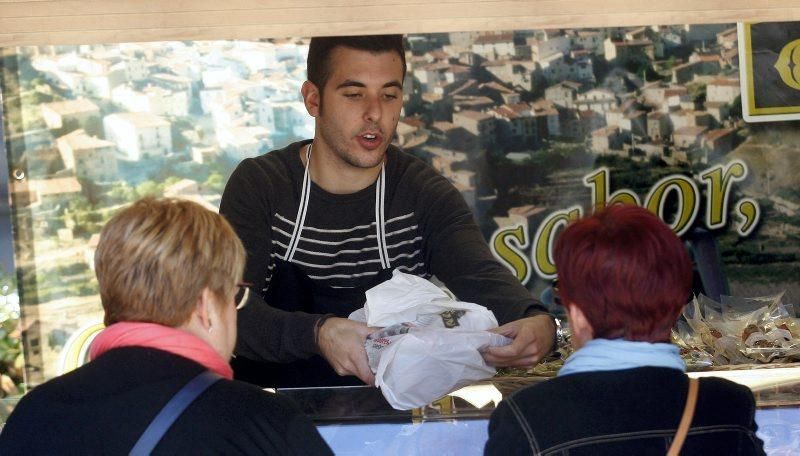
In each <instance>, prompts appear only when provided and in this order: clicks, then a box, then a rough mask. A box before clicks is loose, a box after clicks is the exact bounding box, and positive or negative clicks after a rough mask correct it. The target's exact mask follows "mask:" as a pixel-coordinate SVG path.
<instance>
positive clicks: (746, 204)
mask: <svg viewBox="0 0 800 456" xmlns="http://www.w3.org/2000/svg"><path fill="white" fill-rule="evenodd" d="M736 212H737V214H738V215H739V219H740V223H739V226H737V227H736V231H737V232H738V233H739V236H741V237H747V236H749V235H750V233H752V232H753V230H754V229H755V228H756V225H757V224H758V219H759V218H760V217H761V209H760V208H759V207H758V203H756V201H755V200H753V199H751V198H742V199H741V200H739V202H738V203H736Z"/></svg>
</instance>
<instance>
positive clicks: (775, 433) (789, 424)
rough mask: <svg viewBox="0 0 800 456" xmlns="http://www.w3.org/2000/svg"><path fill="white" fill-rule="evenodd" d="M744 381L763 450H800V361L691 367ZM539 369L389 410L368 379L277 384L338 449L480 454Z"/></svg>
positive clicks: (535, 379) (340, 451)
mask: <svg viewBox="0 0 800 456" xmlns="http://www.w3.org/2000/svg"><path fill="white" fill-rule="evenodd" d="M689 375H690V376H693V377H702V376H710V375H713V376H719V377H724V378H728V379H729V380H732V381H735V382H737V383H741V384H743V385H746V386H748V387H749V388H750V389H751V390H752V391H753V394H754V396H755V398H756V403H757V407H758V410H757V411H756V422H757V423H758V427H759V430H758V435H759V437H761V439H762V440H763V441H764V444H765V448H766V450H767V453H768V454H776V455H777V454H800V364H793V365H780V366H779V367H775V366H772V365H763V366H755V365H754V366H747V369H741V366H739V369H731V370H715V371H708V372H692V373H689ZM543 381H547V378H544V377H498V378H494V379H491V380H487V381H482V382H478V383H476V384H474V385H470V386H468V387H465V388H462V389H460V390H458V391H455V392H453V393H451V394H449V395H447V396H445V397H443V398H441V399H439V400H437V401H435V402H433V403H431V404H429V405H427V406H425V407H422V408H418V409H414V410H408V411H400V410H394V409H392V408H391V406H389V404H388V403H387V402H386V400H385V399H384V398H383V396H382V395H381V393H380V391H379V390H378V389H376V388H372V387H368V386H352V387H334V388H296V389H282V390H280V392H282V393H283V394H285V395H287V396H289V397H291V398H292V399H293V400H294V401H295V402H297V404H298V405H299V406H300V408H301V409H302V410H303V411H304V412H305V413H306V414H308V415H309V416H310V417H311V418H312V420H314V422H315V423H316V424H317V426H318V429H319V431H320V433H321V434H322V436H323V437H324V438H325V440H326V441H327V442H328V444H329V445H330V446H331V447H332V448H333V450H334V452H335V453H336V454H337V455H373V454H381V455H395V454H396V455H409V454H414V455H425V454H431V455H436V456H445V455H459V456H461V455H464V456H466V455H480V454H482V451H483V445H484V443H485V441H486V439H487V437H488V430H487V426H488V420H489V416H490V415H491V413H492V411H494V407H495V406H496V404H497V403H498V402H499V401H500V400H501V399H502V398H503V397H504V396H506V395H509V394H511V393H513V392H514V391H516V390H518V389H520V388H522V387H525V386H528V385H532V384H536V383H539V382H543Z"/></svg>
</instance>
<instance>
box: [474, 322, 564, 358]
mask: <svg viewBox="0 0 800 456" xmlns="http://www.w3.org/2000/svg"><path fill="white" fill-rule="evenodd" d="M492 332H495V333H498V334H502V335H504V336H506V337H510V338H512V339H514V341H513V342H512V343H511V344H510V345H505V346H503V347H489V348H487V349H486V350H485V351H484V352H483V359H484V360H485V361H486V362H487V363H488V364H489V365H492V366H498V367H531V366H533V365H534V364H536V363H538V362H539V360H540V359H542V358H544V357H545V356H547V354H548V353H550V350H552V348H553V343H554V341H555V333H556V325H555V323H554V322H553V318H552V317H551V316H549V315H536V316H533V317H528V318H522V319H520V320H516V321H512V322H511V323H506V324H505V325H503V326H500V327H499V328H495V329H493V330H492Z"/></svg>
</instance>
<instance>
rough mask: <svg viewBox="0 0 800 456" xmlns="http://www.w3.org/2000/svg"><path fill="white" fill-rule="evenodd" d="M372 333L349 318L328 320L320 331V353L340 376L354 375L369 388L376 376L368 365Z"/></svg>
mask: <svg viewBox="0 0 800 456" xmlns="http://www.w3.org/2000/svg"><path fill="white" fill-rule="evenodd" d="M372 331H373V329H371V328H369V327H367V325H366V324H364V323H359V322H357V321H352V320H348V319H346V318H329V319H327V320H325V323H323V324H322V326H320V328H319V334H318V340H319V352H320V354H322V356H323V357H324V358H325V359H326V360H327V361H328V364H330V365H331V367H333V370H335V371H336V373H337V374H339V375H355V376H356V377H358V378H360V379H361V381H362V382H364V383H366V384H367V385H374V384H375V375H374V374H373V373H372V371H371V370H370V368H369V364H368V362H367V351H366V350H365V349H364V342H365V341H366V340H367V336H368V335H369V334H370V333H371V332H372Z"/></svg>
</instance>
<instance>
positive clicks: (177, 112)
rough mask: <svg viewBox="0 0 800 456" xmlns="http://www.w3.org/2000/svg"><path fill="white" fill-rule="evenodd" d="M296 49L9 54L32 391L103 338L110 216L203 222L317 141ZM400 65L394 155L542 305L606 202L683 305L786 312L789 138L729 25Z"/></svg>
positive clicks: (794, 250)
mask: <svg viewBox="0 0 800 456" xmlns="http://www.w3.org/2000/svg"><path fill="white" fill-rule="evenodd" d="M308 42H309V40H308V39H307V38H291V39H280V40H275V39H270V40H261V41H251V42H243V41H199V42H158V43H125V44H106V45H75V46H40V47H21V48H16V49H4V54H3V60H2V85H0V89H2V94H3V101H4V104H3V108H4V113H3V117H4V128H5V138H6V144H5V146H6V151H7V154H8V158H9V166H10V170H11V176H12V188H11V194H12V202H13V214H12V215H13V222H14V236H15V242H16V245H15V248H16V278H17V283H18V287H19V294H20V299H21V305H20V306H21V312H22V329H23V349H24V354H25V363H26V380H27V382H28V383H29V384H30V385H34V386H35V385H36V384H39V383H41V382H42V381H44V380H46V379H48V378H52V377H54V376H56V375H59V374H60V373H63V372H65V371H68V370H70V369H73V368H74V367H75V366H77V365H79V364H81V363H83V362H85V361H86V353H87V352H86V347H88V344H89V343H91V340H92V338H93V337H94V335H96V333H97V331H99V330H100V329H101V328H102V324H101V322H102V308H101V305H100V298H99V296H98V290H97V281H96V278H95V276H94V272H93V270H92V268H93V261H92V258H93V253H94V247H95V246H96V244H97V237H98V233H99V231H100V229H101V227H102V226H103V224H104V223H105V222H106V221H107V220H108V219H109V218H110V217H111V216H112V215H113V214H114V213H115V211H117V210H119V208H121V207H124V205H126V204H129V203H130V202H131V201H134V200H135V199H137V198H139V197H142V196H145V195H164V196H179V197H184V198H190V199H193V200H195V201H198V202H200V203H201V204H204V205H205V206H206V207H208V208H210V209H214V210H216V209H217V208H218V206H219V200H220V193H221V191H222V189H223V188H224V185H225V182H226V180H227V178H228V176H229V175H230V173H231V171H232V170H233V169H234V167H235V166H236V164H237V163H238V162H239V161H241V160H242V159H244V158H247V157H252V156H256V155H259V154H263V153H269V151H270V150H273V149H275V148H279V147H282V146H284V145H285V144H287V143H289V142H290V141H294V140H297V139H301V138H310V137H312V136H313V133H314V132H313V122H312V119H311V118H310V117H309V116H308V114H307V113H306V111H305V108H304V105H303V103H302V99H301V97H300V86H301V84H302V82H303V81H304V80H305V77H306V73H305V58H306V53H307V51H308ZM407 48H408V52H407V60H408V73H407V75H406V79H405V87H404V98H405V100H404V101H405V103H404V106H405V108H404V111H403V118H402V119H401V120H400V123H399V125H398V128H397V136H396V143H397V144H398V145H400V146H401V147H402V148H404V149H405V150H406V151H407V152H408V153H411V154H414V155H415V156H418V157H420V158H422V159H423V160H425V161H426V162H428V163H430V164H431V165H432V166H433V167H434V168H435V169H436V170H438V171H439V172H441V173H442V174H443V175H444V176H446V177H447V178H448V179H449V180H450V181H451V182H452V183H453V184H454V185H455V186H456V187H457V188H458V189H459V191H460V192H461V194H462V195H463V196H464V199H465V200H466V201H467V204H468V205H469V207H470V208H472V210H473V211H474V214H475V219H476V221H477V222H478V224H479V226H480V228H481V230H482V232H483V234H484V235H485V237H486V240H487V242H488V243H489V245H490V247H491V249H492V251H493V252H494V254H495V256H496V257H497V258H498V261H500V262H501V263H502V264H503V265H504V266H506V267H507V268H508V269H509V270H510V271H512V272H513V273H514V274H515V275H516V276H517V277H518V278H519V280H520V281H521V282H522V283H524V284H525V286H526V287H528V288H529V289H530V291H531V293H533V294H534V295H535V296H537V297H540V298H541V299H542V300H543V301H544V302H545V303H546V304H548V305H551V306H552V303H551V299H550V298H549V295H548V288H549V286H550V283H551V280H552V279H553V278H554V277H555V276H556V274H557V271H556V270H555V267H554V265H553V262H552V256H551V249H552V245H553V241H554V239H555V238H556V236H557V235H558V233H559V232H560V230H561V229H563V227H564V226H565V224H566V223H567V222H568V221H569V220H571V219H574V218H576V217H578V216H580V215H581V214H586V213H589V212H590V211H592V210H593V209H594V208H596V207H602V206H604V205H608V204H612V203H614V202H628V203H632V204H639V205H642V206H645V207H647V208H649V209H650V210H652V211H653V212H655V213H657V214H658V215H660V216H661V217H662V218H663V219H664V220H665V221H666V222H667V223H668V224H670V225H671V226H672V227H673V229H674V230H675V231H676V232H677V233H679V234H680V235H681V236H682V237H683V239H684V240H685V241H686V244H687V247H688V248H689V250H690V252H691V253H692V256H693V258H694V260H695V262H696V264H697V272H696V286H695V291H696V292H697V293H703V294H706V295H708V296H710V297H713V298H714V299H717V300H718V299H721V296H722V295H726V294H730V295H736V296H745V297H753V296H764V295H774V294H776V293H780V292H785V294H784V296H783V301H784V302H785V303H789V304H800V284H799V283H798V280H797V278H798V277H800V265H799V264H798V255H800V251H799V250H800V248H799V247H798V246H800V243H799V242H798V241H800V213H799V212H798V211H800V185H798V184H800V182H798V180H800V177H798V176H800V172H798V171H800V165H799V164H798V157H800V134H798V130H800V129H798V128H797V127H798V125H797V124H796V123H794V122H781V123H776V122H766V123H758V124H749V123H747V122H745V121H744V120H743V113H742V97H741V89H740V78H739V57H740V56H739V47H738V43H737V29H736V26H735V24H713V25H670V26H646V27H614V28H599V29H574V28H563V29H554V30H513V31H512V30H509V31H506V32H481V31H474V32H458V33H438V34H426V35H409V36H408V37H407ZM552 308H553V310H554V311H555V312H559V311H560V310H559V309H558V308H556V307H552Z"/></svg>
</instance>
